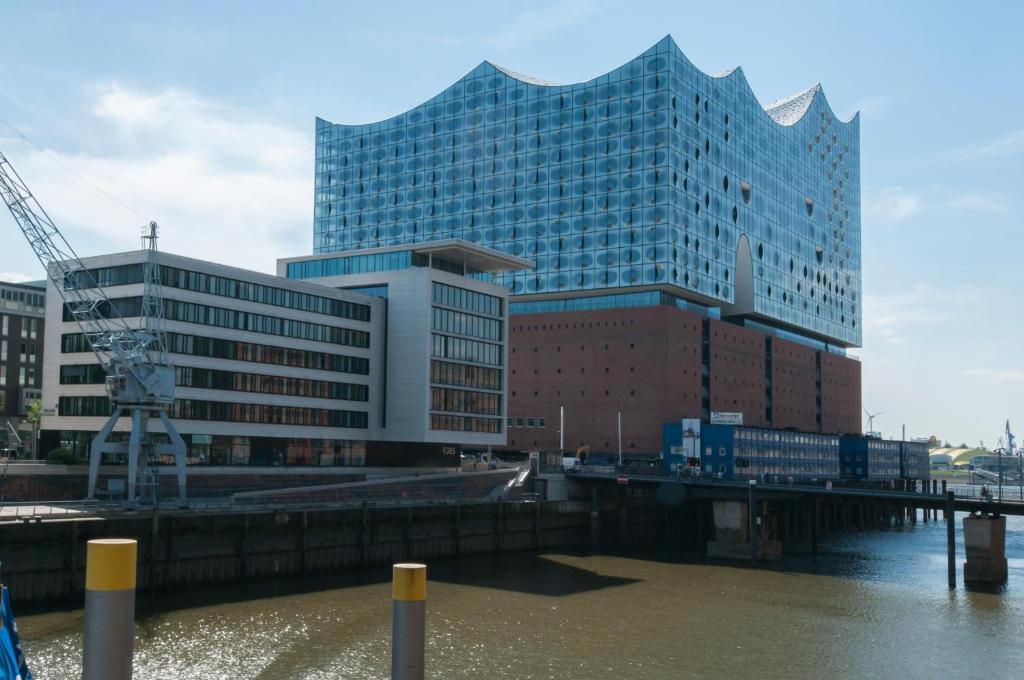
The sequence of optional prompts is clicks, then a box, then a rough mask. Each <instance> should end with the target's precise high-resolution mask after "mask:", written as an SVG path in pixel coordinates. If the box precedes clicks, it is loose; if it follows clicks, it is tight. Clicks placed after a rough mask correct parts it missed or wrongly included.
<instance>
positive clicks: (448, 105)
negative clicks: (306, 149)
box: [314, 37, 861, 347]
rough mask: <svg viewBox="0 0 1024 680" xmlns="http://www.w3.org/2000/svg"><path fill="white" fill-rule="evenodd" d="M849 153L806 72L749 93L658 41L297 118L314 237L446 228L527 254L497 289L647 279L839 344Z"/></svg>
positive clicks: (848, 128) (852, 307)
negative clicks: (572, 74)
mask: <svg viewBox="0 0 1024 680" xmlns="http://www.w3.org/2000/svg"><path fill="white" fill-rule="evenodd" d="M859 158H860V150H859V121H858V119H857V117H854V118H853V119H852V120H851V121H849V122H845V123H844V122H841V121H839V120H838V119H837V118H836V116H835V115H834V114H833V112H832V110H831V109H830V108H829V105H828V102H827V101H826V100H825V97H824V95H823V94H822V91H821V87H820V86H815V87H812V88H810V89H808V90H806V91H803V92H801V93H799V94H797V95H796V96H794V97H790V98H788V99H785V100H782V101H779V102H776V103H774V104H771V105H769V106H767V107H762V106H761V105H760V104H759V103H758V101H757V99H756V98H755V96H754V94H753V92H752V91H751V89H750V86H749V85H748V84H747V81H746V79H745V78H744V76H743V73H742V71H741V70H740V69H733V70H731V71H729V72H727V73H724V74H720V75H715V76H712V75H708V74H705V73H703V72H701V71H700V70H698V69H697V68H696V67H695V66H693V64H691V63H690V62H689V61H688V60H687V59H686V57H685V56H684V55H683V53H682V52H681V51H680V50H679V48H678V47H677V46H676V44H675V42H674V41H673V40H672V39H671V38H670V37H666V38H665V39H663V40H662V41H660V42H659V43H658V44H657V45H655V46H654V47H652V48H651V49H649V50H647V51H646V52H644V53H643V54H642V55H640V56H639V57H637V58H635V59H633V60H632V61H631V62H629V63H627V64H625V65H624V66H622V67H620V68H617V69H615V70H613V71H611V72H610V73H607V74H605V75H602V76H600V77H598V78H595V79H593V80H590V81H587V82H584V83H577V84H572V85H554V84H551V83H546V82H544V81H540V80H537V79H534V78H529V77H526V76H522V75H519V74H516V73H513V72H511V71H508V70H505V69H502V68H500V67H497V66H495V65H493V64H491V63H490V62H484V63H482V64H480V65H479V66H478V67H476V68H475V69H473V71H471V72H470V73H469V74H467V75H466V76H464V77H463V78H461V79H460V80H458V81H457V82H456V83H454V84H453V85H452V86H450V87H449V88H447V89H446V90H445V91H444V92H442V93H440V94H438V95H437V96H435V97H434V98H432V99H430V100H429V101H427V102H425V103H423V104H421V105H419V106H416V107H415V108H413V109H411V110H409V111H407V112H405V113H402V114H400V115H397V116H395V117H393V118H390V119H388V120H384V121H380V122H376V123H371V124H366V125H336V124H332V123H329V122H327V121H325V120H321V119H318V120H317V123H316V170H315V185H316V189H315V214H314V252H315V253H317V254H322V253H332V252H340V251H353V250H360V249H366V248H377V247H385V246H394V245H401V244H410V243H420V242H425V241H436V240H442V239H450V238H459V239H463V240H465V241H469V242H472V243H477V244H480V245H483V246H488V247H491V248H495V249H497V250H501V251H503V252H506V253H508V254H510V255H515V256H518V257H523V258H527V259H530V260H533V261H535V262H536V264H537V267H536V270H535V271H509V272H504V273H500V274H498V275H497V280H498V282H500V283H501V284H502V285H503V286H505V287H506V288H507V289H508V290H509V292H510V293H511V294H513V295H516V296H529V295H542V294H544V295H549V296H550V295H551V294H555V295H557V296H559V297H572V296H581V295H605V294H609V293H610V292H611V291H610V289H622V288H634V287H641V286H644V287H657V288H660V289H663V290H667V291H670V292H671V293H672V294H673V295H678V296H680V297H683V298H686V299H689V300H692V301H695V302H697V303H699V304H702V305H704V306H709V307H721V308H722V315H723V316H726V315H734V316H735V315H739V316H744V317H747V318H752V319H757V320H759V321H761V322H763V323H767V324H772V325H778V326H780V327H783V328H788V329H791V330H793V331H795V332H797V333H802V334H807V335H808V336H812V337H814V338H817V339H820V340H822V341H825V342H828V343H829V344H833V345H838V346H841V347H849V346H858V345H860V342H861V299H860V297H861V295H860V290H861V254H860V176H859V165H860V161H859ZM318 266H319V265H318ZM325 266H328V265H325ZM619 292H624V291H621V290H620V291H619ZM520 299H521V300H523V301H526V300H527V299H529V298H520Z"/></svg>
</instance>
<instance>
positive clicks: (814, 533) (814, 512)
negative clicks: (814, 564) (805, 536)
mask: <svg viewBox="0 0 1024 680" xmlns="http://www.w3.org/2000/svg"><path fill="white" fill-rule="evenodd" d="M811 554H812V555H814V557H817V556H818V499H817V498H815V499H814V502H813V503H812V505H811Z"/></svg>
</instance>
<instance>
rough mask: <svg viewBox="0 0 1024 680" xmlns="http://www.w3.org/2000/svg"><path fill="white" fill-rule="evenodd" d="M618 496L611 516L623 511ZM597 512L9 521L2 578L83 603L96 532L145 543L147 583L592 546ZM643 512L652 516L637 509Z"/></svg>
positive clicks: (270, 512)
mask: <svg viewBox="0 0 1024 680" xmlns="http://www.w3.org/2000/svg"><path fill="white" fill-rule="evenodd" d="M611 502H612V504H613V505H614V500H612V501H611ZM613 505H610V506H609V508H608V512H609V513H614V509H613ZM590 510H591V504H590V503H589V502H583V501H572V500H569V501H552V502H545V501H542V502H501V501H498V502H487V501H485V502H467V503H436V502H435V503H429V504H404V505H403V504H394V505H390V506H385V505H376V504H365V503H364V504H361V505H357V504H352V505H350V506H348V507H332V508H312V507H310V508H294V507H293V508H281V507H279V508H266V509H246V510H245V511H241V510H237V511H233V512H223V511H222V512H211V513H204V512H196V511H191V512H188V511H173V512H159V511H158V512H154V511H152V510H140V511H137V512H117V513H111V514H108V515H105V516H95V517H89V518H81V519H77V520H66V521H43V522H32V523H25V522H9V523H4V524H2V525H0V559H2V560H3V577H4V582H5V584H6V585H8V586H9V587H10V588H11V591H12V593H14V595H15V597H16V598H17V601H18V604H20V605H24V604H26V603H28V604H32V605H34V606H36V605H38V606H39V607H40V608H44V609H45V608H48V607H54V606H57V607H61V606H75V605H78V604H80V602H81V598H82V595H83V592H84V578H85V547H86V542H87V541H88V540H90V539H94V538H114V537H117V538H133V539H136V540H137V541H138V542H139V549H138V556H139V557H138V560H139V561H138V587H139V589H140V590H143V591H145V590H158V589H173V588H181V587H187V586H191V585H200V584H215V583H224V582H235V581H240V580H246V579H257V578H268V577H274V576H284V575H297V574H302V573H312V572H330V571H338V570H344V569H352V568H359V567H361V566H370V565H381V564H391V563H395V562H403V561H409V560H413V561H423V562H429V561H430V560H435V559H440V558H457V557H459V556H461V555H473V554H485V553H500V552H506V551H525V550H545V549H559V548H571V547H574V546H585V545H588V544H589V543H590V541H591V516H590ZM602 514H603V513H602ZM639 514H643V513H642V512H641V513H639ZM636 520H637V521H638V522H639V523H640V524H642V523H643V518H642V517H640V516H637V517H636ZM634 538H639V534H638V535H637V536H635V537H634Z"/></svg>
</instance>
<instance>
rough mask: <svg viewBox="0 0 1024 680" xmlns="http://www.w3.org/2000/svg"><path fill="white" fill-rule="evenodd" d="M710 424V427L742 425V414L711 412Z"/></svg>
mask: <svg viewBox="0 0 1024 680" xmlns="http://www.w3.org/2000/svg"><path fill="white" fill-rule="evenodd" d="M711 424H712V425H742V424H743V414H742V413H729V412H726V411H712V412H711Z"/></svg>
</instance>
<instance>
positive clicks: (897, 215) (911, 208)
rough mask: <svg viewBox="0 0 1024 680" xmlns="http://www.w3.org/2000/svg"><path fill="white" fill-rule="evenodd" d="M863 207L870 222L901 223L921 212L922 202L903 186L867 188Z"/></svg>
mask: <svg viewBox="0 0 1024 680" xmlns="http://www.w3.org/2000/svg"><path fill="white" fill-rule="evenodd" d="M863 205H864V217H865V218H866V219H867V220H869V221H870V220H882V221H886V222H900V221H902V220H905V219H907V218H908V217H910V216H912V215H914V214H915V213H917V212H919V211H920V210H921V206H922V201H921V199H920V197H919V196H917V195H916V194H914V193H911V192H909V191H907V190H906V189H904V188H903V187H901V186H898V187H875V188H873V187H865V188H864V196H863Z"/></svg>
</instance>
